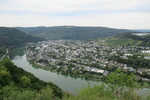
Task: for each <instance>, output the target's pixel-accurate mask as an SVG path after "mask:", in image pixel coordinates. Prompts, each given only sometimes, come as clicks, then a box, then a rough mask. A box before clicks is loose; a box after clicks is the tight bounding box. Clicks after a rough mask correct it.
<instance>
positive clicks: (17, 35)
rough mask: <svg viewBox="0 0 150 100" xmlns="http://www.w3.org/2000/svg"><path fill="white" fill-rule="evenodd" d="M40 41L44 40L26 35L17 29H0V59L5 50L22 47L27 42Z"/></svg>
mask: <svg viewBox="0 0 150 100" xmlns="http://www.w3.org/2000/svg"><path fill="white" fill-rule="evenodd" d="M42 40H44V39H41V38H39V37H35V36H31V35H28V34H26V33H24V32H22V31H20V30H17V29H13V28H7V27H0V57H1V56H2V55H4V54H5V52H6V48H9V49H10V48H12V47H19V46H24V45H25V43H27V42H38V41H42Z"/></svg>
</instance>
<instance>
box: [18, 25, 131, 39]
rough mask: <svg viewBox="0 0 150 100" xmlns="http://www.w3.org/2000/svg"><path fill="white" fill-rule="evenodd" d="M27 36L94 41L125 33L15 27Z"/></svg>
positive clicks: (67, 28) (97, 29)
mask: <svg viewBox="0 0 150 100" xmlns="http://www.w3.org/2000/svg"><path fill="white" fill-rule="evenodd" d="M16 28H17V29H19V30H21V31H24V32H26V33H28V34H32V35H36V36H39V37H43V38H45V39H77V40H81V39H96V38H102V37H107V36H112V35H116V34H121V33H125V32H131V31H130V30H125V29H114V28H106V27H79V26H55V27H29V28H23V27H16Z"/></svg>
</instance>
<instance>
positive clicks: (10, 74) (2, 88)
mask: <svg viewBox="0 0 150 100" xmlns="http://www.w3.org/2000/svg"><path fill="white" fill-rule="evenodd" d="M44 91H49V92H47V94H49V95H53V97H57V98H61V97H62V95H63V92H62V90H61V89H60V88H59V87H57V86H56V85H55V84H53V83H50V82H49V83H47V82H43V81H41V80H39V79H38V78H36V77H35V76H33V75H32V74H30V73H28V72H26V71H24V70H23V69H21V68H18V67H17V66H15V65H14V64H13V63H12V62H11V61H10V60H8V59H6V60H3V61H1V62H0V100H3V99H4V100H5V99H6V100H7V99H8V100H9V98H10V100H30V99H16V98H20V97H21V96H22V98H23V97H25V96H27V95H28V94H29V96H27V97H25V98H30V97H31V98H32V97H35V96H36V97H40V96H42V94H43V95H45V94H44V93H45V92H44ZM43 92H44V93H43ZM39 94H41V95H39ZM24 95H25V96H24ZM37 100H38V99H37Z"/></svg>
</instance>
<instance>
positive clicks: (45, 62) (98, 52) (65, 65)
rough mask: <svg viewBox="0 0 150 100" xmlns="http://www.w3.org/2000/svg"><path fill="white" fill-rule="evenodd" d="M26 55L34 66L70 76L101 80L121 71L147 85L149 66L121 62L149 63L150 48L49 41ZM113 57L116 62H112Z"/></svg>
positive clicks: (33, 48) (34, 45)
mask: <svg viewBox="0 0 150 100" xmlns="http://www.w3.org/2000/svg"><path fill="white" fill-rule="evenodd" d="M26 56H27V60H28V61H29V62H30V63H32V64H35V65H36V66H40V67H41V68H44V69H49V70H51V71H55V72H58V73H61V74H64V75H70V76H73V77H81V78H85V79H93V80H101V79H103V77H105V76H107V75H108V74H109V73H111V72H113V71H115V70H116V69H120V70H122V71H123V72H125V73H127V72H130V73H134V74H135V75H136V76H137V79H138V80H141V81H146V82H150V79H149V76H150V64H147V63H146V64H145V65H143V67H136V66H138V65H135V66H132V65H131V64H128V63H122V61H123V60H128V59H130V58H132V57H134V56H137V58H138V59H143V60H144V61H147V62H149V61H150V47H142V46H135V47H131V46H116V47H113V46H108V45H102V44H100V43H99V42H97V40H88V41H83V40H82V41H79V40H78V41H77V40H49V41H43V42H39V43H36V44H30V45H29V46H28V48H27V52H26ZM115 57H117V59H119V61H117V60H114V59H113V58H115ZM130 65H131V66H130Z"/></svg>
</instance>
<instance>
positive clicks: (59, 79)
mask: <svg viewBox="0 0 150 100" xmlns="http://www.w3.org/2000/svg"><path fill="white" fill-rule="evenodd" d="M12 62H13V63H14V64H15V65H17V66H18V67H20V68H23V69H24V70H26V71H27V72H30V73H32V74H33V75H35V76H36V77H38V78H39V79H40V80H43V81H46V82H52V83H54V84H56V85H57V86H59V87H60V88H61V89H62V90H64V91H68V92H70V93H73V94H76V93H77V92H78V90H80V89H81V88H83V87H87V86H88V85H89V84H90V86H94V85H98V84H101V82H94V81H87V80H84V79H83V80H82V79H81V78H77V79H74V78H71V77H70V76H67V77H65V76H63V75H60V74H57V73H54V72H50V71H46V70H43V69H37V68H34V67H32V65H31V64H29V62H28V61H27V60H26V55H25V54H24V55H23V56H16V57H15V58H14V59H13V60H12ZM138 94H140V95H142V96H143V97H146V96H147V95H148V94H150V89H147V88H144V89H140V90H139V91H138Z"/></svg>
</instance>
